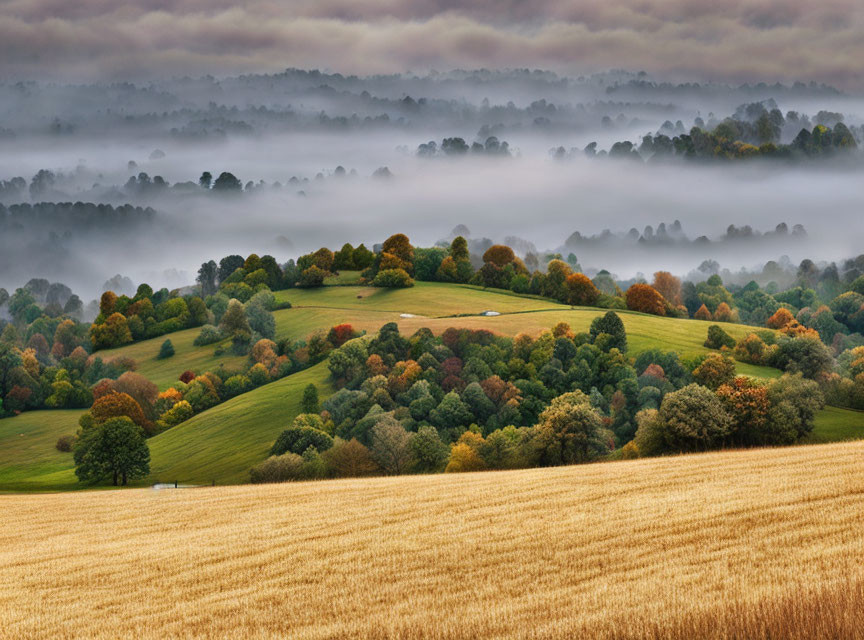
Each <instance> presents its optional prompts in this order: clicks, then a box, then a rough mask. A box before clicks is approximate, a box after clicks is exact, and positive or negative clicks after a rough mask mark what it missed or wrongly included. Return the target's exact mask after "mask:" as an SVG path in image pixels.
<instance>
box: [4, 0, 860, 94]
mask: <svg viewBox="0 0 864 640" xmlns="http://www.w3.org/2000/svg"><path fill="white" fill-rule="evenodd" d="M862 34H864V3H862V2H861V1H860V0H819V2H818V3H816V2H806V3H805V2H804V1H803V0H724V1H723V2H717V0H616V1H615V2H609V1H608V0H531V2H527V1H525V0H476V1H472V2H468V1H467V0H292V1H291V2H277V1H275V0H249V1H247V2H243V3H238V2H236V1H235V2H231V1H228V0H137V1H136V2H135V3H132V2H127V3H123V4H118V3H117V2H116V0H78V1H76V2H68V0H5V1H2V2H0V75H2V76H3V77H5V78H28V77H37V78H38V77H52V78H58V79H59V78H73V79H96V78H105V77H124V76H132V77H147V76H163V75H166V74H170V75H180V74H187V73H188V74H200V73H213V74H228V73H238V72H248V71H276V70H281V69H284V68H286V67H317V68H327V69H331V70H336V71H341V72H346V73H358V74H367V73H387V72H399V71H405V70H409V69H410V70H414V71H425V70H428V69H433V68H436V69H442V70H443V69H450V68H456V67H461V68H476V67H489V68H500V67H531V68H535V67H539V68H548V69H554V70H557V71H561V72H565V73H570V74H573V73H583V72H591V71H598V70H604V69H608V68H627V69H644V70H646V71H649V72H653V73H657V74H661V75H666V76H669V77H679V78H685V77H686V78H691V79H692V78H697V79H703V78H704V79H711V80H726V81H768V82H773V81H775V80H780V81H790V80H816V81H819V82H827V83H832V84H836V85H839V86H841V87H845V88H849V89H862V88H864V86H862V85H864V77H862V74H861V70H860V61H861V60H862V59H864V37H862Z"/></svg>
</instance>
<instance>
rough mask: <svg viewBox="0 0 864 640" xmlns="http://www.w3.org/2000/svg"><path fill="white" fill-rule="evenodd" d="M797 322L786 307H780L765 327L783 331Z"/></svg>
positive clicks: (766, 322)
mask: <svg viewBox="0 0 864 640" xmlns="http://www.w3.org/2000/svg"><path fill="white" fill-rule="evenodd" d="M793 322H795V316H793V315H792V312H791V311H789V309H787V308H786V307H780V308H779V309H777V311H776V312H774V315H773V316H771V317H770V318H768V320H766V321H765V326H766V327H768V328H769V329H782V328H783V327H785V326H786V325H788V324H791V323H793Z"/></svg>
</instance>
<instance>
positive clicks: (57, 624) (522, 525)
mask: <svg viewBox="0 0 864 640" xmlns="http://www.w3.org/2000/svg"><path fill="white" fill-rule="evenodd" d="M862 458H864V442H855V443H844V444H831V445H818V446H808V447H787V448H782V449H762V450H750V451H734V452H718V453H707V454H698V455H688V456H674V457H667V458H655V459H643V460H636V461H626V462H614V463H604V464H593V465H583V466H576V467H558V468H553V469H548V468H547V469H532V470H524V471H503V472H489V473H475V474H452V475H451V474H445V475H436V476H402V477H393V478H373V479H354V480H336V481H321V482H309V483H300V484H283V485H260V486H243V487H217V488H202V489H192V490H180V491H175V490H162V491H156V490H151V489H133V490H128V491H100V492H79V493H75V494H56V495H55V494H49V495H37V496H0V508H2V510H3V513H4V514H5V516H6V517H4V518H3V519H2V520H0V540H2V544H0V575H2V576H3V578H2V580H0V601H2V602H3V603H4V606H3V608H2V609H0V638H15V639H16V640H20V639H29V638H45V637H55V638H59V637H66V638H71V637H87V638H96V639H99V638H116V637H135V638H142V639H148V638H166V637H180V636H182V637H195V638H224V637H245V638H251V637H255V638H275V637H289V636H290V637H302V638H335V637H339V638H418V639H419V638H466V637H471V638H497V637H503V636H508V637H525V638H528V637H530V638H561V637H573V638H576V637H594V638H610V639H611V638H669V639H672V640H676V639H682V640H683V639H685V638H687V639H690V638H802V639H803V638H854V637H860V633H861V627H860V611H861V610H862V607H864V565H862V563H861V554H862V551H864V528H862V527H861V526H860V525H861V522H862V521H864V502H862V500H861V495H862V494H864V466H862V465H861V460H862ZM82 514H86V517H82ZM71 523H74V526H73V525H72V524H71Z"/></svg>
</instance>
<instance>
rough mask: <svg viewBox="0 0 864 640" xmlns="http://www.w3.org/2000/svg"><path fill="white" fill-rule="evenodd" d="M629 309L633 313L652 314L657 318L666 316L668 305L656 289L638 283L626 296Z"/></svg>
mask: <svg viewBox="0 0 864 640" xmlns="http://www.w3.org/2000/svg"><path fill="white" fill-rule="evenodd" d="M625 299H626V301H627V308H628V309H631V310H632V311H641V312H642V313H651V314H653V315H655V316H665V315H666V305H665V304H664V299H663V296H661V295H660V292H658V291H657V289H655V288H654V287H652V286H651V285H647V284H641V283H637V284H634V285H632V286H631V287H630V288H629V289H627V293H626V294H625Z"/></svg>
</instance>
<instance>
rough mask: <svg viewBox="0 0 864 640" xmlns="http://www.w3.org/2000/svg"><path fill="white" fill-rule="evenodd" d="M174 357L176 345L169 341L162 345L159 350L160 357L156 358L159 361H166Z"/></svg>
mask: <svg viewBox="0 0 864 640" xmlns="http://www.w3.org/2000/svg"><path fill="white" fill-rule="evenodd" d="M173 355H174V345H173V344H172V343H171V340H170V339H168V340H166V341H165V342H163V343H162V346H161V347H160V348H159V355H158V356H156V359H157V360H164V359H165V358H170V357H171V356H173Z"/></svg>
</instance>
